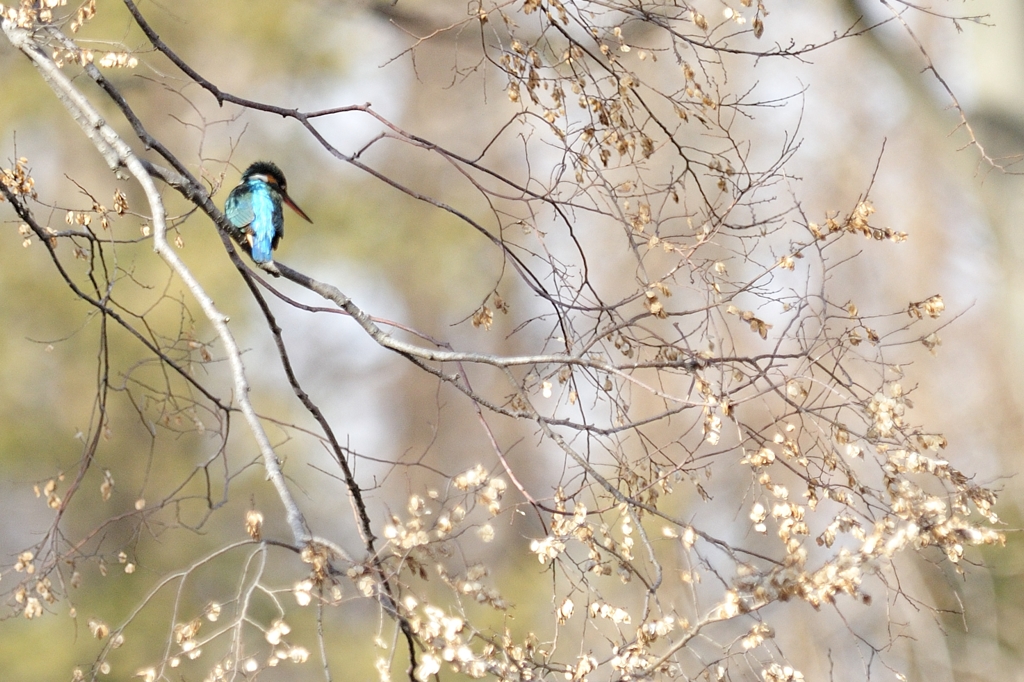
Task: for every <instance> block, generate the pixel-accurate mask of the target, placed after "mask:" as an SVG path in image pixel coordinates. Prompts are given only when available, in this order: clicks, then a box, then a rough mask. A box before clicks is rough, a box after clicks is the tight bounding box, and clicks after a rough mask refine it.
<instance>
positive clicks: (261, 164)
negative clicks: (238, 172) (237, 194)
mask: <svg viewBox="0 0 1024 682" xmlns="http://www.w3.org/2000/svg"><path fill="white" fill-rule="evenodd" d="M256 175H261V176H263V178H264V179H265V180H266V181H267V182H269V183H271V184H274V185H277V186H278V187H280V188H281V191H282V192H283V191H286V188H287V186H288V183H287V181H285V179H284V173H282V172H281V169H280V168H278V167H277V164H274V163H271V162H270V161H257V162H256V163H254V164H252V165H251V166H249V167H248V168H246V169H245V172H244V173H242V182H245V181H246V180H248V179H249V178H251V177H254V176H256Z"/></svg>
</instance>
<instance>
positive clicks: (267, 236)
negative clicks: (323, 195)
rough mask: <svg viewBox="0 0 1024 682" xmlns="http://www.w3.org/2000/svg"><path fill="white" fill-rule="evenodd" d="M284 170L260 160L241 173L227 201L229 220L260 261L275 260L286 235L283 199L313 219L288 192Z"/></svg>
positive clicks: (305, 217) (308, 220) (256, 259)
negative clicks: (274, 256)
mask: <svg viewBox="0 0 1024 682" xmlns="http://www.w3.org/2000/svg"><path fill="white" fill-rule="evenodd" d="M287 188H288V183H287V181H286V180H285V179H284V173H282V172H281V169H280V168H278V167H277V166H276V165H275V164H273V163H271V162H269V161H257V162H256V163H254V164H252V165H251V166H249V167H248V168H246V169H245V172H244V173H242V181H241V182H240V183H238V186H237V187H235V188H234V189H233V190H231V194H229V195H228V200H227V201H226V202H225V203H224V214H225V215H226V216H227V219H228V221H229V222H230V223H231V224H232V225H234V226H235V227H237V228H238V229H239V231H240V232H241V233H242V236H243V239H244V240H245V242H246V244H248V245H249V253H250V254H251V255H252V259H253V260H254V261H256V262H257V263H269V262H271V261H272V260H273V255H271V252H272V251H273V250H274V249H276V248H277V243H278V242H279V241H281V237H283V236H284V213H283V211H282V209H281V202H282V201H283V202H284V203H286V204H288V206H290V207H291V208H292V210H293V211H295V212H296V213H298V214H299V215H300V216H302V217H303V218H304V219H305V220H306V221H307V222H309V223H312V222H313V221H312V220H310V219H309V216H308V215H306V212H305V211H303V210H302V209H301V208H299V207H298V206H297V205H296V204H295V202H294V201H292V200H291V197H289V196H288V189H287Z"/></svg>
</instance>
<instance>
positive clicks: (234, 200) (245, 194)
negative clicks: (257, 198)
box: [224, 185, 256, 229]
mask: <svg viewBox="0 0 1024 682" xmlns="http://www.w3.org/2000/svg"><path fill="white" fill-rule="evenodd" d="M224 216H225V217H226V218H227V219H228V222H230V223H231V224H232V225H234V226H235V227H237V228H239V229H241V228H243V227H246V226H247V225H249V223H251V222H252V221H253V219H255V218H256V213H255V212H254V211H253V208H252V191H251V190H250V189H249V187H248V186H247V185H239V186H238V187H236V188H234V189H233V190H231V194H229V195H228V200H227V201H226V202H224Z"/></svg>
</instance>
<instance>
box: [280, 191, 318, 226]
mask: <svg viewBox="0 0 1024 682" xmlns="http://www.w3.org/2000/svg"><path fill="white" fill-rule="evenodd" d="M281 198H282V199H284V203H286V204H288V205H289V206H290V207H291V209H292V210H293V211H295V212H296V213H298V214H299V215H300V216H302V217H303V218H304V219H305V220H306V222H307V223H311V224H312V222H313V221H312V220H310V219H309V216H308V215H306V212H305V211H303V210H302V209H301V208H299V207H298V205H297V204H296V203H295V202H294V201H292V198H291V197H290V196H288V195H287V194H284V195H283V196H282V197H281Z"/></svg>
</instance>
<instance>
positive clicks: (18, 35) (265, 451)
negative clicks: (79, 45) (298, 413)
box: [0, 20, 350, 560]
mask: <svg viewBox="0 0 1024 682" xmlns="http://www.w3.org/2000/svg"><path fill="white" fill-rule="evenodd" d="M0 27H2V28H3V32H4V34H5V35H6V36H7V39H8V40H10V42H11V44H12V45H14V47H16V48H18V49H19V50H21V51H22V52H23V53H24V54H25V55H26V56H27V57H28V58H29V59H30V60H32V63H33V64H34V65H35V67H36V69H38V70H39V73H40V74H41V75H42V77H43V80H45V81H46V83H47V84H48V85H49V86H50V88H51V89H53V91H54V93H55V94H56V96H57V98H58V99H59V100H60V102H61V103H62V104H63V105H64V107H65V108H66V109H67V110H68V111H69V112H70V113H71V116H72V117H73V118H74V119H75V120H76V121H77V122H78V124H79V125H80V126H81V127H82V130H83V131H84V132H85V134H86V136H87V137H88V138H89V140H90V141H92V143H93V144H94V145H95V147H96V149H97V150H98V151H99V152H100V154H102V155H103V158H104V159H105V160H106V162H107V165H108V166H110V168H111V169H112V170H117V169H119V168H121V167H126V168H127V169H128V171H129V172H130V173H131V174H132V175H133V176H135V179H136V180H137V181H138V183H139V184H140V185H141V186H142V189H143V191H144V192H145V193H146V199H147V201H148V202H149V207H150V212H151V215H152V220H153V250H154V251H156V253H157V254H158V255H160V257H161V258H163V259H164V261H166V262H167V264H168V265H169V266H170V267H171V269H172V270H174V272H175V273H176V274H177V275H178V277H180V278H181V281H182V282H184V284H185V286H186V287H188V290H189V291H190V292H191V293H192V296H193V297H195V299H196V301H198V303H199V305H200V307H201V308H202V309H203V313H204V314H205V315H206V317H207V319H209V320H210V323H211V324H212V325H213V327H214V329H215V330H216V331H217V336H219V337H220V340H221V343H223V344H224V350H225V352H226V354H227V357H228V362H229V364H230V367H231V376H232V378H233V380H234V389H235V398H236V400H237V402H238V406H239V409H241V411H242V414H243V415H244V416H245V419H246V422H248V424H249V429H250V430H251V432H252V434H253V437H254V438H255V439H256V444H257V445H258V446H259V449H260V454H261V455H262V457H263V465H264V467H265V469H266V472H267V478H269V479H270V481H271V483H273V485H274V488H275V489H276V490H277V494H278V497H279V498H280V499H281V503H282V504H283V505H284V508H285V514H286V517H287V520H288V526H289V528H291V531H292V536H293V538H294V540H295V543H296V544H297V545H299V546H304V545H307V544H308V543H309V542H310V541H311V540H312V536H311V535H310V532H309V529H308V527H307V525H306V521H305V519H304V518H303V516H302V512H301V511H300V510H299V507H298V505H297V504H296V502H295V498H294V497H293V496H292V493H291V491H290V490H289V489H288V486H287V484H286V482H285V478H284V474H283V472H282V471H281V461H280V460H279V459H278V458H277V454H276V453H275V452H274V449H273V447H272V446H271V445H270V439H269V438H268V436H267V433H266V431H265V430H264V428H263V425H262V424H261V423H260V420H259V417H258V416H257V415H256V411H255V410H254V409H253V407H252V403H251V402H250V401H249V382H248V380H247V379H246V377H245V367H244V365H243V364H242V356H241V353H240V351H239V349H238V344H237V343H235V339H234V336H232V334H231V330H230V329H229V328H228V324H227V323H228V318H227V316H226V315H224V314H223V313H221V312H220V311H219V310H217V308H216V306H215V305H214V304H213V299H211V298H210V296H209V294H207V293H206V291H205V290H204V289H203V287H202V285H201V284H200V283H199V281H198V280H197V279H196V278H195V276H194V275H193V274H192V272H191V271H190V270H189V269H188V267H187V266H186V265H185V263H184V262H183V261H182V260H181V259H180V258H179V257H178V254H177V253H175V252H174V250H173V249H172V248H171V246H170V245H169V244H168V243H167V223H166V214H165V211H164V205H163V199H162V198H161V197H160V192H159V190H158V189H157V187H156V184H155V183H154V182H153V178H152V177H151V176H150V175H149V173H148V172H147V171H146V168H145V167H144V166H143V164H142V162H141V161H140V160H139V158H138V157H137V156H136V155H135V153H134V152H133V151H132V149H131V147H130V146H129V145H128V144H127V143H126V142H125V141H124V140H122V139H121V137H120V136H119V135H118V134H117V132H116V131H115V130H114V129H113V128H111V127H110V126H109V125H107V123H106V121H104V119H103V117H102V116H100V113H99V111H98V110H97V109H96V108H95V107H94V106H93V105H92V103H91V102H90V101H89V100H88V99H87V98H86V97H85V96H84V95H82V93H81V92H79V91H78V90H77V89H76V88H75V86H74V85H73V84H72V82H71V80H70V79H69V78H68V77H67V76H66V75H65V74H64V72H63V71H61V70H60V68H59V67H58V66H57V65H56V64H55V63H54V62H53V60H52V59H50V57H49V56H48V55H47V54H46V52H45V51H44V50H43V49H42V48H41V47H40V45H39V44H38V43H37V42H36V40H35V38H34V37H33V34H32V33H31V32H30V31H28V30H26V29H23V28H20V27H18V26H17V25H16V24H14V23H13V22H11V21H8V20H4V21H2V22H0ZM331 549H333V550H334V551H336V552H338V553H339V554H340V555H341V556H342V557H344V558H345V559H347V560H350V559H349V558H348V556H347V555H346V554H345V553H344V552H343V551H340V550H341V548H340V547H337V545H333V544H332V546H331Z"/></svg>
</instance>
